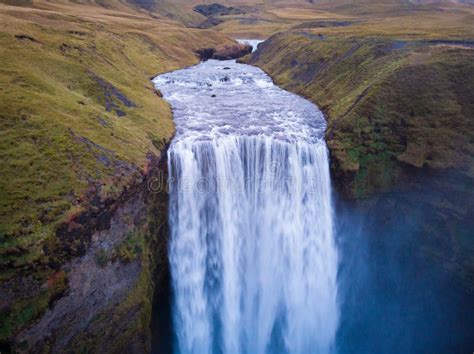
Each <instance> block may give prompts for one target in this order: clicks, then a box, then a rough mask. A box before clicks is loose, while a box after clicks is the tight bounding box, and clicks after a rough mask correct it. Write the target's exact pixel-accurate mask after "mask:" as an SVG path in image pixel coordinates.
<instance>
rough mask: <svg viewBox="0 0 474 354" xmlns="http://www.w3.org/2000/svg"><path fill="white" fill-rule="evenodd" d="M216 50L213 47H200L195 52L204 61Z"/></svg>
mask: <svg viewBox="0 0 474 354" xmlns="http://www.w3.org/2000/svg"><path fill="white" fill-rule="evenodd" d="M215 52H216V50H215V49H214V48H201V49H198V50H196V54H197V55H198V56H199V58H200V59H201V60H202V61H206V60H209V59H211V58H212V56H213V55H214V53H215Z"/></svg>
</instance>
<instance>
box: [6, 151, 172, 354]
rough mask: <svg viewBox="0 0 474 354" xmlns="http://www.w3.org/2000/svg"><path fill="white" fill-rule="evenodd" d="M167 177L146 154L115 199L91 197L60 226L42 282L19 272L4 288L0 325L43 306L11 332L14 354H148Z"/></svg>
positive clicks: (161, 265) (162, 165) (160, 271)
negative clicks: (144, 167)
mask: <svg viewBox="0 0 474 354" xmlns="http://www.w3.org/2000/svg"><path fill="white" fill-rule="evenodd" d="M165 156H166V155H165ZM166 179H167V166H166V160H165V159H164V158H163V159H160V158H157V157H153V156H150V157H149V168H148V171H147V175H143V176H142V177H141V178H139V179H137V183H136V184H135V185H132V186H130V187H129V188H128V189H127V191H126V192H124V193H123V194H122V195H121V196H120V197H119V198H117V199H114V200H110V199H109V200H101V199H100V198H97V199H95V200H93V201H91V203H90V205H89V207H88V208H87V210H86V211H84V212H82V213H79V214H77V215H75V216H74V217H72V218H71V219H70V220H68V221H67V222H65V223H64V224H62V225H60V227H59V230H58V240H57V242H55V243H52V244H49V245H47V246H46V247H45V253H46V254H47V255H48V256H50V257H51V258H50V259H49V261H50V262H49V263H47V264H43V265H42V269H43V271H42V272H43V273H47V274H48V276H47V277H46V278H45V279H43V278H41V277H39V276H36V277H33V276H32V275H28V273H25V272H19V273H18V274H17V275H16V276H14V277H12V278H10V279H9V280H8V281H7V282H4V283H2V285H1V287H0V294H1V295H2V307H3V309H4V311H5V310H6V313H7V315H6V316H5V317H3V320H4V321H6V323H4V325H7V326H8V325H10V326H11V327H13V326H14V325H15V324H17V323H18V321H19V320H20V319H21V317H22V316H28V315H29V314H30V313H31V312H32V311H41V310H42V306H43V303H44V305H46V306H47V309H46V311H45V312H43V313H40V312H38V313H36V314H35V313H33V314H30V315H40V316H39V317H38V318H37V320H36V321H34V322H33V323H31V324H29V325H27V326H26V327H24V328H22V329H21V330H20V331H18V332H16V333H13V335H12V337H11V339H10V342H11V344H12V346H13V348H14V349H15V350H16V351H18V352H64V351H74V352H82V351H87V350H91V349H93V350H94V351H96V352H98V351H101V350H103V351H107V352H117V351H139V352H148V351H150V346H151V333H150V323H151V315H152V311H151V310H152V300H153V292H154V291H155V287H156V286H160V285H161V281H162V279H163V277H164V276H165V274H166V272H167V256H166V252H167V197H168V196H167V193H166ZM30 273H31V272H30ZM22 307H23V308H22ZM18 309H21V311H16V310H18ZM13 328H14V327H13Z"/></svg>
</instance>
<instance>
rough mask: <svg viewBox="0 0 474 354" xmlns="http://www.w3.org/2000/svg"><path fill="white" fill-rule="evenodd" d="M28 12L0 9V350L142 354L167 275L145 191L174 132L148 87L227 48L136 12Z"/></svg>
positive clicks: (127, 8)
mask: <svg viewBox="0 0 474 354" xmlns="http://www.w3.org/2000/svg"><path fill="white" fill-rule="evenodd" d="M23 5H25V6H21V7H20V6H9V5H5V4H0V19H1V21H0V22H1V25H0V38H1V41H2V50H1V52H0V58H1V61H2V70H1V72H0V78H1V87H0V89H1V98H0V106H1V107H2V109H1V116H2V117H1V126H2V129H1V130H2V139H1V154H2V161H3V162H4V165H3V167H2V169H1V172H0V174H1V175H0V177H1V182H0V184H1V185H0V193H1V195H0V221H1V229H0V231H1V235H0V241H1V245H0V279H1V284H0V306H1V320H0V322H1V326H0V343H1V346H2V349H1V350H8V348H9V347H10V346H11V345H14V347H15V349H16V350H27V349H28V348H33V347H41V348H45V349H46V348H50V350H53V351H61V350H64V349H65V348H66V347H68V348H75V349H77V350H79V349H80V348H88V347H89V348H90V347H94V348H98V347H101V346H104V347H109V348H110V344H111V343H114V345H115V348H116V349H117V350H122V349H124V348H125V347H127V346H128V345H132V346H133V347H134V348H136V349H138V348H140V350H147V348H149V345H150V335H149V323H150V316H151V301H152V293H153V290H154V287H155V285H156V284H157V283H158V281H159V279H160V276H159V274H160V273H161V272H164V271H166V269H165V268H166V266H167V261H166V237H167V235H165V234H166V232H165V231H163V230H162V228H163V225H165V226H166V220H167V216H166V206H167V203H166V201H165V200H161V199H160V200H157V198H158V197H157V196H155V194H154V193H153V192H151V191H150V190H148V188H147V187H148V186H147V181H149V178H150V175H151V174H157V173H158V172H159V171H161V172H160V173H161V174H163V173H165V172H166V169H163V167H160V164H163V163H165V160H164V159H163V156H166V146H167V144H168V143H169V141H170V139H171V137H172V136H173V134H174V124H173V121H172V115H171V110H170V108H169V106H168V104H167V103H166V102H164V101H163V100H162V99H161V98H160V97H159V96H158V94H157V92H156V91H155V89H154V87H153V86H152V84H151V83H150V81H149V79H150V77H152V76H154V75H156V74H158V73H162V72H166V71H170V70H174V69H177V68H181V67H185V66H189V65H192V64H195V63H197V62H198V61H199V58H198V56H197V55H196V54H195V51H196V50H198V49H199V48H203V47H216V46H218V45H224V44H228V43H233V42H232V41H231V40H230V39H228V38H226V37H224V36H222V35H219V34H217V33H213V32H208V31H198V30H193V29H186V28H185V27H183V26H182V25H181V24H179V23H177V22H174V21H172V20H170V19H168V18H166V17H163V16H159V15H158V14H157V15H155V17H152V16H151V14H147V13H143V12H142V11H141V10H139V9H136V8H134V7H132V6H131V5H123V4H115V5H116V6H112V7H109V8H104V7H100V6H98V5H93V4H88V5H87V4H74V3H55V4H53V3H46V2H35V3H34V4H23ZM163 154H164V155H163ZM165 166H166V163H165ZM158 199H159V198H158ZM158 225H161V226H160V227H158ZM125 324H126V328H125V327H123V326H124V325H125Z"/></svg>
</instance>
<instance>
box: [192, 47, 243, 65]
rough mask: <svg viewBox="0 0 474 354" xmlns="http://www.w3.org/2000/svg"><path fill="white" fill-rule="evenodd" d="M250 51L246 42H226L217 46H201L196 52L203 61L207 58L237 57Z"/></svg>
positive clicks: (225, 58)
mask: <svg viewBox="0 0 474 354" xmlns="http://www.w3.org/2000/svg"><path fill="white" fill-rule="evenodd" d="M251 52H252V46H251V45H248V44H239V43H236V44H228V45H224V46H222V47H218V48H201V49H198V50H197V51H196V54H197V55H198V56H199V58H200V59H201V60H203V61H206V60H209V59H216V60H231V59H238V58H241V57H243V56H245V55H247V54H250V53H251Z"/></svg>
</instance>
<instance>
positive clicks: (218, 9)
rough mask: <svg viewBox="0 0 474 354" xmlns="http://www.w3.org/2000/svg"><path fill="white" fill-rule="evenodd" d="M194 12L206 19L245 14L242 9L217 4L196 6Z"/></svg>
mask: <svg viewBox="0 0 474 354" xmlns="http://www.w3.org/2000/svg"><path fill="white" fill-rule="evenodd" d="M194 11H196V12H198V13H200V14H201V15H203V16H206V17H215V16H226V15H241V14H245V13H246V12H245V11H244V10H242V9H239V8H236V7H232V6H224V5H221V4H218V3H214V4H210V5H197V6H195V7H194Z"/></svg>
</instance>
